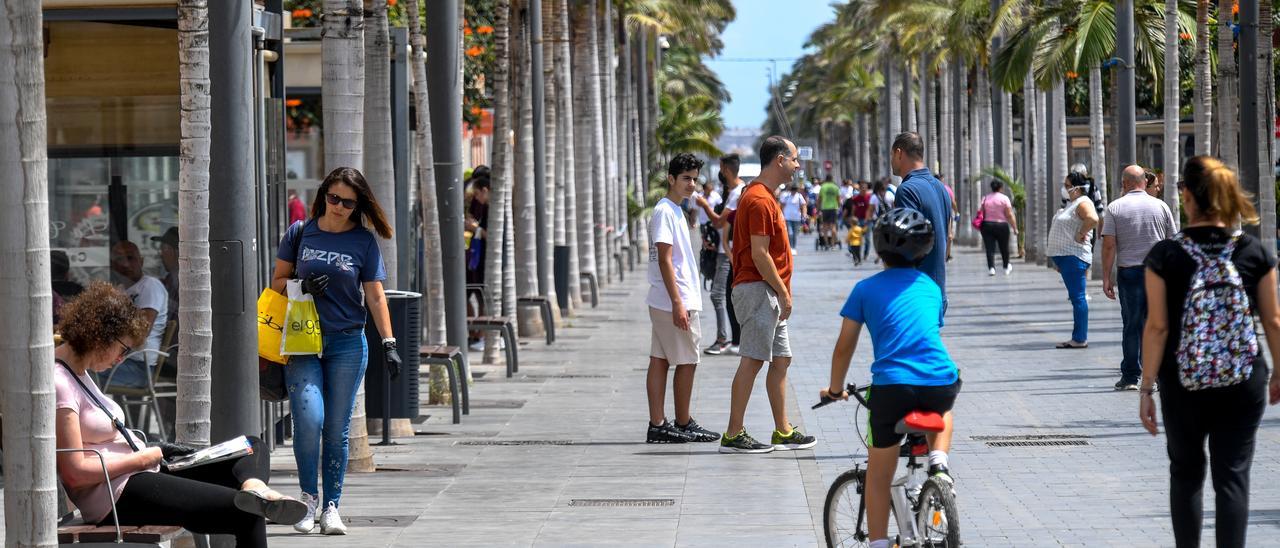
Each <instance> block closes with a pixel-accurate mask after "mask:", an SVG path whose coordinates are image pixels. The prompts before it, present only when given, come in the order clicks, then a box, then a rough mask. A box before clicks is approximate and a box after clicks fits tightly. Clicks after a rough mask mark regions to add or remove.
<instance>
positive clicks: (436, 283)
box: [405, 0, 496, 375]
mask: <svg viewBox="0 0 1280 548" xmlns="http://www.w3.org/2000/svg"><path fill="white" fill-rule="evenodd" d="M405 6H406V10H407V11H408V12H409V13H418V0H407V3H406V4H405ZM408 19H409V34H410V42H411V43H412V45H413V62H412V63H411V65H410V66H411V67H412V69H413V102H414V106H415V107H416V108H415V114H416V118H417V122H418V123H417V127H418V131H417V135H416V136H415V138H414V146H415V148H416V152H417V154H416V158H415V161H416V169H417V180H418V199H419V200H421V201H422V248H423V253H424V255H425V256H424V257H423V262H424V263H425V265H424V266H425V267H426V272H424V273H423V286H424V287H423V289H424V292H425V293H426V298H425V299H423V303H422V306H423V311H422V317H423V318H424V319H425V323H426V328H427V331H426V341H425V342H426V344H431V345H440V344H445V318H444V264H443V263H442V262H441V258H440V253H441V251H440V216H439V213H438V211H437V209H436V206H435V199H436V168H435V153H434V152H433V151H432V149H431V147H432V144H431V112H430V109H429V108H428V94H427V63H426V60H427V56H426V53H425V43H426V42H425V39H426V38H425V37H424V36H423V34H422V24H421V21H420V18H418V17H409V18H408ZM495 129H496V127H495ZM495 141H496V139H495ZM432 373H433V375H434V373H435V371H434V370H433V372H432ZM440 373H441V374H443V373H444V372H443V371H441V372H440ZM468 374H470V371H468Z"/></svg>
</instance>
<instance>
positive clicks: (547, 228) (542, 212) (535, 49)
mask: <svg viewBox="0 0 1280 548" xmlns="http://www.w3.org/2000/svg"><path fill="white" fill-rule="evenodd" d="M529 51H530V55H529V61H530V64H531V65H532V66H531V67H530V69H529V70H530V72H532V73H533V74H532V76H533V212H534V224H535V228H536V236H534V239H535V240H536V242H537V249H538V252H537V258H538V260H537V270H538V295H539V296H542V297H546V296H548V295H550V294H551V287H550V284H548V283H547V282H548V281H549V280H551V265H550V264H548V262H547V261H546V260H545V259H546V258H547V257H550V256H551V251H550V249H548V248H549V247H551V243H552V242H551V223H550V222H549V220H548V219H547V207H546V204H547V112H546V110H547V105H546V100H547V99H546V82H545V81H544V80H545V75H544V74H543V72H542V70H543V63H542V0H529ZM548 329H550V328H549V327H548Z"/></svg>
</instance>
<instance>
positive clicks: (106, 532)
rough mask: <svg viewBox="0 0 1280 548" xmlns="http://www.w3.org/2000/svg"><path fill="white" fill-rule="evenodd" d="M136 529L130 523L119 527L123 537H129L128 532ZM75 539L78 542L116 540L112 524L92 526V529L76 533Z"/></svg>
mask: <svg viewBox="0 0 1280 548" xmlns="http://www.w3.org/2000/svg"><path fill="white" fill-rule="evenodd" d="M137 530H138V528H137V527H134V526H132V525H125V526H122V527H120V531H121V532H123V533H124V537H125V539H128V538H129V534H130V533H132V532H134V531H137ZM76 540H78V541H80V542H113V541H115V540H116V528H115V526H114V525H106V526H101V527H94V528H93V529H90V530H88V531H83V532H81V533H79V534H77V535H76Z"/></svg>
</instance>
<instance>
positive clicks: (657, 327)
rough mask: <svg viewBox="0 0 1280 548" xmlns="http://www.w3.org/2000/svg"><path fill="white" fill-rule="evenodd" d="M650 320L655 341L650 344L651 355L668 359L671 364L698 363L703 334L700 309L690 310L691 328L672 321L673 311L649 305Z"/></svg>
mask: <svg viewBox="0 0 1280 548" xmlns="http://www.w3.org/2000/svg"><path fill="white" fill-rule="evenodd" d="M649 321H650V322H652V323H653V342H652V344H651V345H650V346H649V355H650V356H652V357H654V358H658V359H660V360H667V363H669V364H671V365H689V364H695V365H696V364H697V363H698V357H699V356H700V355H701V354H700V353H699V352H698V339H699V338H700V337H701V336H702V328H701V327H700V325H699V321H698V311H697V310H690V311H689V330H688V331H685V330H683V329H680V328H678V327H676V324H675V323H674V322H672V321H671V313H670V312H668V311H666V310H658V309H657V308H654V307H652V306H651V307H649Z"/></svg>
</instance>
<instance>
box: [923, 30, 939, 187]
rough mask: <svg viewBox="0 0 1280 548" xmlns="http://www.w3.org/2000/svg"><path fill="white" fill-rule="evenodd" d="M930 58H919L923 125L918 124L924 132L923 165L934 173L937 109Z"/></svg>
mask: <svg viewBox="0 0 1280 548" xmlns="http://www.w3.org/2000/svg"><path fill="white" fill-rule="evenodd" d="M931 61H932V59H931V57H930V55H929V54H928V53H925V54H924V55H923V56H922V57H921V58H920V105H921V108H920V113H921V114H920V117H921V120H923V121H924V123H922V124H920V129H922V130H924V135H925V139H924V156H925V158H924V161H925V165H926V166H927V167H929V168H931V169H933V171H934V172H935V173H936V172H937V171H938V170H939V169H941V168H940V167H938V166H939V165H940V164H939V163H938V119H937V117H936V116H935V115H936V114H937V113H936V112H935V111H936V110H937V109H936V108H935V107H934V104H933V102H934V100H935V99H937V92H935V91H934V87H933V86H934V80H933V69H932V68H931Z"/></svg>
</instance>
